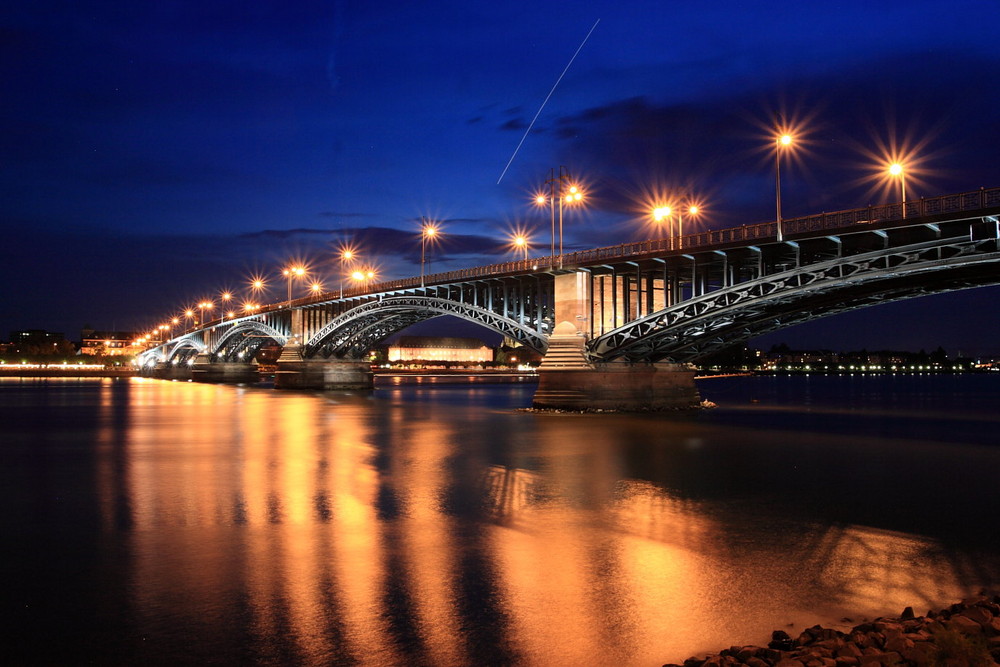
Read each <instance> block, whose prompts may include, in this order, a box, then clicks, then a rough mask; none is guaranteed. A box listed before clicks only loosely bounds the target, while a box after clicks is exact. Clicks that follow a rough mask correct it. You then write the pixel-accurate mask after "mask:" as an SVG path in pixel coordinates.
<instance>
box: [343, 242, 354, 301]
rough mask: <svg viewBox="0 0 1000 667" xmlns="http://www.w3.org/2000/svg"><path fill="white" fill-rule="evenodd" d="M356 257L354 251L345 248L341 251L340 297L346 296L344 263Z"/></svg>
mask: <svg viewBox="0 0 1000 667" xmlns="http://www.w3.org/2000/svg"><path fill="white" fill-rule="evenodd" d="M354 259H355V254H354V251H353V250H351V249H350V248H344V249H343V250H341V251H340V298H341V299H343V298H344V265H345V264H347V263H348V262H352V261H354Z"/></svg>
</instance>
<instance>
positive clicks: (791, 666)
mask: <svg viewBox="0 0 1000 667" xmlns="http://www.w3.org/2000/svg"><path fill="white" fill-rule="evenodd" d="M774 667H806V666H805V665H804V664H802V662H801V661H800V660H796V659H795V658H782V659H781V660H779V661H778V662H777V663H776V664H775V665H774Z"/></svg>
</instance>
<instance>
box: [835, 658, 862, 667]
mask: <svg viewBox="0 0 1000 667" xmlns="http://www.w3.org/2000/svg"><path fill="white" fill-rule="evenodd" d="M859 664H860V663H859V662H858V659H857V658H850V657H847V656H842V657H839V658H837V667H857V666H858V665H859Z"/></svg>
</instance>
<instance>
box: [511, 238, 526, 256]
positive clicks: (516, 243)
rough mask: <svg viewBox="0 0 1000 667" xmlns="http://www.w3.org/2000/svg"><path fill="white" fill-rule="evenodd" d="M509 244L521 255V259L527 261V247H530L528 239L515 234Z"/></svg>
mask: <svg viewBox="0 0 1000 667" xmlns="http://www.w3.org/2000/svg"><path fill="white" fill-rule="evenodd" d="M510 243H511V245H512V246H513V247H514V249H515V250H516V251H518V252H521V253H522V259H523V260H524V261H528V246H529V245H530V241H529V239H528V237H527V236H525V235H524V234H517V235H516V236H514V237H513V238H511V240H510Z"/></svg>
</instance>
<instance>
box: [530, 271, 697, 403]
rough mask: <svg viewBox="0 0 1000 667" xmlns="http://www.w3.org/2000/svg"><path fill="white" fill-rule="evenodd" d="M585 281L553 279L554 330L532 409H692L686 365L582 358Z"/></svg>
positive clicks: (583, 277) (580, 275) (581, 276)
mask: <svg viewBox="0 0 1000 667" xmlns="http://www.w3.org/2000/svg"><path fill="white" fill-rule="evenodd" d="M591 298H592V295H591V294H590V280H589V276H588V275H587V274H586V273H584V272H582V271H581V272H576V273H571V274H562V275H557V276H556V277H555V328H554V329H553V331H552V335H551V336H550V337H549V347H548V350H547V351H546V353H545V357H543V358H542V364H541V366H540V367H539V369H538V376H539V382H538V389H537V390H536V391H535V397H534V400H533V401H532V405H533V406H534V407H536V408H548V409H563V410H623V411H644V410H677V409H690V408H694V407H697V406H698V405H699V402H700V397H699V396H698V390H697V388H696V387H695V384H694V370H693V369H692V368H691V367H689V366H687V365H686V364H662V363H657V364H650V363H638V364H632V363H625V362H611V363H592V362H590V361H589V360H588V359H587V356H586V343H587V338H586V331H587V319H586V318H587V313H589V312H590V302H591Z"/></svg>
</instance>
